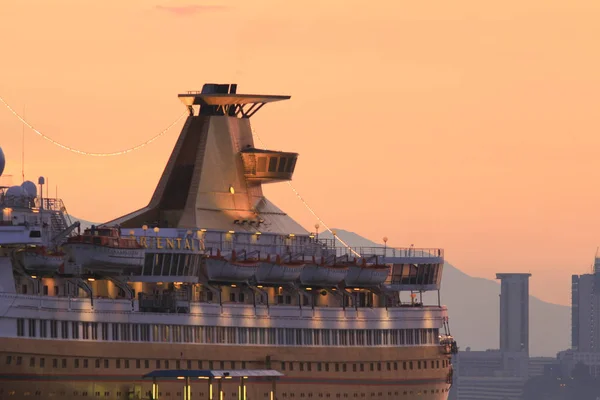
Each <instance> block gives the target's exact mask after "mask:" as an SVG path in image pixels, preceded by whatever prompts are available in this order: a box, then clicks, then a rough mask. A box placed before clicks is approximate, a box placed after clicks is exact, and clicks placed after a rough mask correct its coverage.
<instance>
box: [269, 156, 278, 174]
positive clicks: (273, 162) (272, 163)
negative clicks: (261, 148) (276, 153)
mask: <svg viewBox="0 0 600 400" xmlns="http://www.w3.org/2000/svg"><path fill="white" fill-rule="evenodd" d="M275 171H277V157H269V172H275Z"/></svg>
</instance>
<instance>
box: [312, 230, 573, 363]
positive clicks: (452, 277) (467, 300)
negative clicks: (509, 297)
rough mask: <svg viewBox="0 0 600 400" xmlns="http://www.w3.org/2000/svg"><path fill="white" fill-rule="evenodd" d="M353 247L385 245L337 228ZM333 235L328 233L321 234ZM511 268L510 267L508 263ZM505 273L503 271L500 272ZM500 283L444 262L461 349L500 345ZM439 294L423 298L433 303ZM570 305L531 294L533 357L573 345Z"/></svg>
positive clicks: (446, 298)
mask: <svg viewBox="0 0 600 400" xmlns="http://www.w3.org/2000/svg"><path fill="white" fill-rule="evenodd" d="M335 230H336V233H337V235H338V236H339V237H340V238H341V239H342V240H343V241H344V242H346V243H348V245H350V246H352V247H361V246H362V247H372V246H378V247H379V246H383V245H382V244H379V243H375V242H372V241H370V240H369V239H366V238H364V237H362V236H360V235H357V234H356V233H353V232H348V231H344V230H342V229H335ZM319 236H320V237H322V238H332V235H331V234H329V233H328V232H324V233H322V234H319ZM507 267H508V266H507ZM498 272H502V271H498ZM499 295H500V284H499V282H498V281H493V280H489V279H483V278H475V277H472V276H469V275H467V274H465V273H463V272H461V271H460V270H458V269H457V268H456V267H454V266H452V265H451V264H449V263H448V262H446V263H445V264H444V275H443V278H442V290H441V297H442V303H443V304H445V305H446V306H448V310H449V311H448V312H449V317H450V329H451V330H452V335H453V336H454V337H455V338H456V340H457V342H458V345H459V346H460V347H461V349H465V348H466V347H471V349H472V350H486V349H496V348H498V347H499V343H500V339H499V332H498V326H499V318H500V317H499V315H500V303H499ZM436 296H437V294H434V293H431V294H429V296H427V297H424V298H425V299H426V300H427V301H429V302H431V303H433V302H435V301H436ZM570 326H571V314H570V308H569V307H567V306H561V305H556V304H551V303H546V302H544V301H542V300H540V299H538V298H536V297H534V296H529V330H530V331H529V352H530V354H531V355H532V356H550V357H554V356H556V353H557V352H559V351H561V350H565V349H567V348H569V347H570Z"/></svg>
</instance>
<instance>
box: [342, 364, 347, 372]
mask: <svg viewBox="0 0 600 400" xmlns="http://www.w3.org/2000/svg"><path fill="white" fill-rule="evenodd" d="M346 368H347V367H346V363H343V364H342V372H346Z"/></svg>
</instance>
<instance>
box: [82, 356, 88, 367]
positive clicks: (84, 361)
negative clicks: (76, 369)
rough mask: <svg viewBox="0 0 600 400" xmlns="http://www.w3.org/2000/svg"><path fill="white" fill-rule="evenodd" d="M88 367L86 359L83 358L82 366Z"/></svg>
mask: <svg viewBox="0 0 600 400" xmlns="http://www.w3.org/2000/svg"><path fill="white" fill-rule="evenodd" d="M87 367H88V359H87V358H86V359H84V360H83V368H87Z"/></svg>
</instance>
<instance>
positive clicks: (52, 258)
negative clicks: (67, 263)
mask: <svg viewBox="0 0 600 400" xmlns="http://www.w3.org/2000/svg"><path fill="white" fill-rule="evenodd" d="M16 257H17V260H18V261H19V262H20V263H21V265H22V266H23V268H24V269H25V270H26V271H29V272H40V273H44V272H57V271H58V270H59V268H60V266H61V265H62V264H63V262H64V259H65V253H63V252H62V251H51V250H48V248H47V247H45V246H36V247H28V248H25V249H21V250H18V251H17V253H16Z"/></svg>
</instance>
